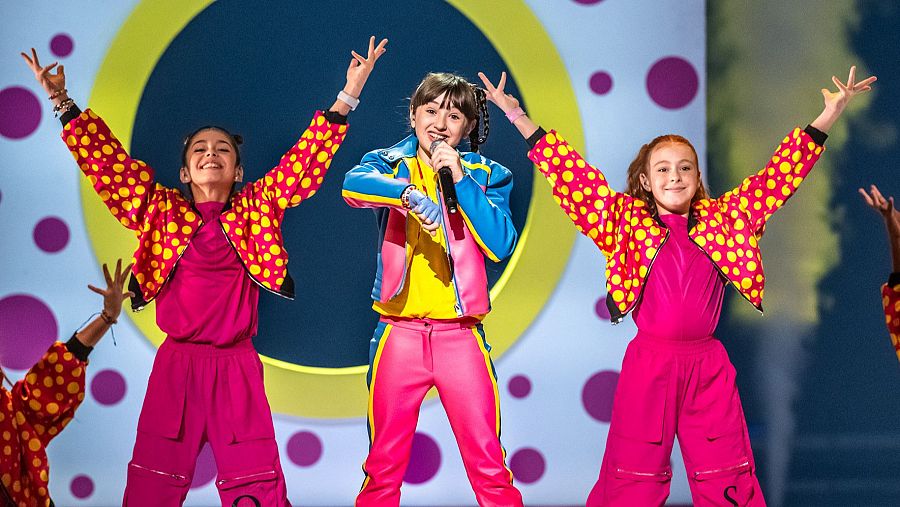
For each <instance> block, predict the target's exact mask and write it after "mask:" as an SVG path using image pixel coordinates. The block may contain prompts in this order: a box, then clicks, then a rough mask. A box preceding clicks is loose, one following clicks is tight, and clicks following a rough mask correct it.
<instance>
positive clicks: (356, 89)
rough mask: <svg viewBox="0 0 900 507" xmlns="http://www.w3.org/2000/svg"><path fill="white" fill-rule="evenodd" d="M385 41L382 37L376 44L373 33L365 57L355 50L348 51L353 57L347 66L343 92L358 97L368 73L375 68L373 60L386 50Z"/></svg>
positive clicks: (375, 60)
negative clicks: (345, 83)
mask: <svg viewBox="0 0 900 507" xmlns="http://www.w3.org/2000/svg"><path fill="white" fill-rule="evenodd" d="M387 43H388V40H387V39H382V40H381V42H379V43H378V46H376V45H375V36H374V35H373V36H371V37H369V51H368V53H367V54H366V56H365V58H364V57H363V56H362V55H360V54H359V53H357V52H356V51H350V54H351V55H352V56H353V59H352V60H350V66H349V67H348V68H347V85H346V86H345V87H344V92H346V93H347V94H348V95H350V96H352V97H356V98H359V94H360V93H362V89H363V86H365V84H366V80H367V79H369V74H371V73H372V69H374V68H375V62H377V61H378V59H379V58H380V57H381V55H383V54H384V53H385V51H387V48H386V46H387Z"/></svg>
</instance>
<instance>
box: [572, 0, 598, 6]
mask: <svg viewBox="0 0 900 507" xmlns="http://www.w3.org/2000/svg"><path fill="white" fill-rule="evenodd" d="M602 1H603V0H575V3H576V4H581V5H594V4H599V3H600V2H602Z"/></svg>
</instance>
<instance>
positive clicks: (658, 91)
mask: <svg viewBox="0 0 900 507" xmlns="http://www.w3.org/2000/svg"><path fill="white" fill-rule="evenodd" d="M699 83H700V81H699V78H698V77H697V71H696V70H695V69H694V66H693V65H691V63H690V62H688V61H687V60H685V59H684V58H679V57H677V56H669V57H666V58H662V59H660V60H659V61H657V62H656V63H654V64H653V66H651V67H650V70H649V71H648V72H647V93H649V94H650V98H651V99H653V102H656V103H657V104H658V105H659V106H660V107H663V108H665V109H680V108H682V107H684V106H686V105H688V104H690V102H691V101H692V100H694V97H696V96H697V89H698V87H699Z"/></svg>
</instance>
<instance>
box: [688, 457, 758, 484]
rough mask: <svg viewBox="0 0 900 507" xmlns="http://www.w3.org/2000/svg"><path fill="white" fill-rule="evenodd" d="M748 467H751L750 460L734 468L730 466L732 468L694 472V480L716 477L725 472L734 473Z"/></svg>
mask: <svg viewBox="0 0 900 507" xmlns="http://www.w3.org/2000/svg"><path fill="white" fill-rule="evenodd" d="M747 466H750V460H746V461H744V462H742V463H741V464H739V465H734V466H730V467H725V468H716V469H713V470H702V471H699V472H694V479H699V478H700V477H703V476H706V475H715V474H720V473H723V472H732V471H734V470H739V469H741V468H744V467H747Z"/></svg>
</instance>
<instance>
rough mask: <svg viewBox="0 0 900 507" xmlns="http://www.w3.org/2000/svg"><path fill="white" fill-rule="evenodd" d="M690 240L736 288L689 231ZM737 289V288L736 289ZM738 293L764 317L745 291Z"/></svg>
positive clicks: (738, 290)
mask: <svg viewBox="0 0 900 507" xmlns="http://www.w3.org/2000/svg"><path fill="white" fill-rule="evenodd" d="M688 239H690V240H691V243H693V244H694V246H696V247H697V248H699V249H700V251H701V252H703V255H705V256H706V258H707V259H709V262H711V263H712V265H713V267H715V268H716V271H718V272H719V275H720V276H722V277H723V278H725V279H726V280H728V284H729V285H731V286H734V282H733V281H732V280H731V278H730V277H729V276H728V275H726V274H725V273H723V272H722V268H720V267H719V265H718V264H716V261H714V260H713V258H712V257H711V256H710V255H709V253H708V252H707V251H706V250H705V249H704V248H703V247H702V246H700V245H698V244H697V243H696V242H695V241H694V238H692V237H691V234H690V231H688ZM648 273H649V271H648ZM735 289H737V287H735ZM737 292H738V294H740V295H741V297H742V298H744V299H745V300H746V301H747V302H748V303H750V305H751V306H753V308H755V309H756V311H758V312H759V313H760V315H762V313H763V311H762V310H761V309H760V308H759V307H758V306H756V304H754V303H753V301H750V298H748V297H747V295H746V294H744V291H742V290H740V289H737Z"/></svg>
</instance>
